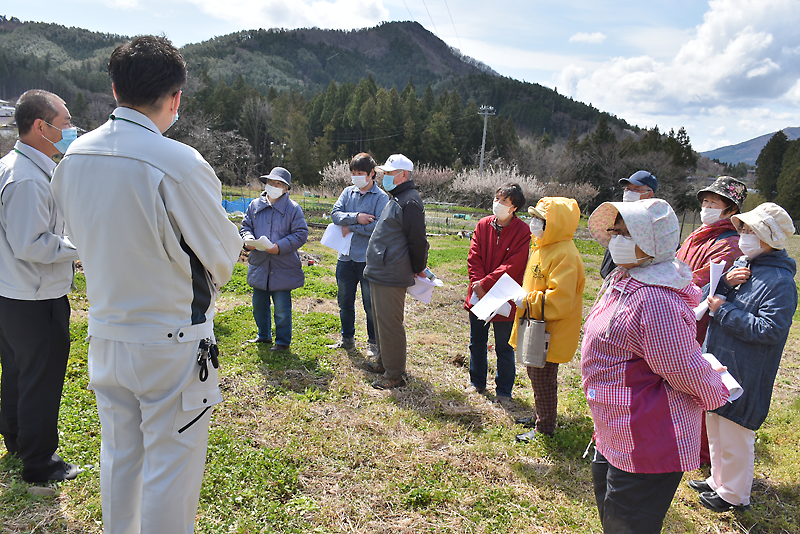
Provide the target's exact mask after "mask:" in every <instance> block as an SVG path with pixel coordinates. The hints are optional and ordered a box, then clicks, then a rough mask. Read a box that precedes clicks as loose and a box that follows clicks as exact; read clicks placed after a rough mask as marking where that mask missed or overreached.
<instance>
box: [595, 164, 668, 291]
mask: <svg viewBox="0 0 800 534" xmlns="http://www.w3.org/2000/svg"><path fill="white" fill-rule="evenodd" d="M619 183H620V184H621V185H622V188H623V189H622V201H623V202H636V201H638V200H647V199H648V198H653V197H655V194H656V190H657V189H658V179H657V178H656V177H655V176H653V175H652V174H650V173H649V172H647V171H636V172H635V173H633V174H631V175H630V177H629V178H621V179H620V180H619ZM616 268H617V265H616V264H615V263H614V260H613V259H611V252H609V250H608V249H606V252H605V254H604V255H603V263H602V265H600V276H602V277H603V278H604V279H605V277H607V276H608V275H609V274H610V273H611V271H613V270H614V269H616Z"/></svg>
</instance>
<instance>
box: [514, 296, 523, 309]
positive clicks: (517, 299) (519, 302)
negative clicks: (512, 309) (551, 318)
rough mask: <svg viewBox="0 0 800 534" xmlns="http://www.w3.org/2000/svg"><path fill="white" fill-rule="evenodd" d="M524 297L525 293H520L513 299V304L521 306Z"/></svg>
mask: <svg viewBox="0 0 800 534" xmlns="http://www.w3.org/2000/svg"><path fill="white" fill-rule="evenodd" d="M525 297H526V295H520V296H518V297H517V298H515V299H514V304H516V305H517V308H521V307H522V305H523V304H525Z"/></svg>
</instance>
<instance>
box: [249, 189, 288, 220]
mask: <svg viewBox="0 0 800 534" xmlns="http://www.w3.org/2000/svg"><path fill="white" fill-rule="evenodd" d="M288 198H289V193H288V192H287V193H284V194H282V195H281V198H279V199H278V200H276V201H275V202H273V203H272V204H270V203H269V202H268V201H267V193H266V191H265V192H263V193H261V196H260V197H258V200H259V203H258V204H257V205H256V213H258V212H259V211H262V210H265V209H267V208H274V209H275V210H277V211H278V213H280V214H281V215H285V214H286V209H287V208H288V207H289V201H288Z"/></svg>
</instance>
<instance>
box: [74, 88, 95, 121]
mask: <svg viewBox="0 0 800 534" xmlns="http://www.w3.org/2000/svg"><path fill="white" fill-rule="evenodd" d="M69 110H70V114H71V115H72V122H73V123H75V125H76V126H80V127H81V128H83V129H85V130H89V129H91V127H92V125H91V124H89V117H88V115H89V103H88V102H86V97H85V96H83V92H82V91H78V93H77V94H76V95H75V98H74V99H73V100H72V104H71V105H70V106H69Z"/></svg>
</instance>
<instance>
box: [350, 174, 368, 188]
mask: <svg viewBox="0 0 800 534" xmlns="http://www.w3.org/2000/svg"><path fill="white" fill-rule="evenodd" d="M350 180H351V181H352V182H353V185H354V186H356V187H357V188H359V189H364V188H365V187H367V177H366V176H360V175H357V174H353V175H352V176H350Z"/></svg>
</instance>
